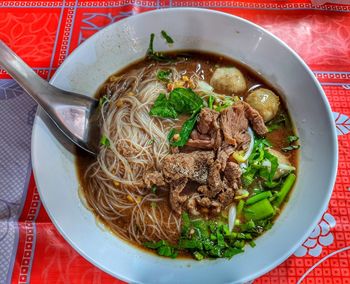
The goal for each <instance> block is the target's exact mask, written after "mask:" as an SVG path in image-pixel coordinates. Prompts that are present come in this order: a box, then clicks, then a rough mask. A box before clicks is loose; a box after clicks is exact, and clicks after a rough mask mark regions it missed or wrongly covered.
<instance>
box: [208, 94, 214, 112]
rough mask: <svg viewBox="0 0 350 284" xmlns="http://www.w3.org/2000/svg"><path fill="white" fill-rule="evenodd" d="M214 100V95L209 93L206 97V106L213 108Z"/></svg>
mask: <svg viewBox="0 0 350 284" xmlns="http://www.w3.org/2000/svg"><path fill="white" fill-rule="evenodd" d="M214 101H215V97H214V96H213V95H210V96H209V98H208V107H209V108H210V109H213V105H214Z"/></svg>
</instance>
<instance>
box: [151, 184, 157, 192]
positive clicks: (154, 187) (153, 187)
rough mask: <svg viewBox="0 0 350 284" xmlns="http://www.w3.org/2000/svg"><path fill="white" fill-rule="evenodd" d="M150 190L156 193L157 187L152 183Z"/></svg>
mask: <svg viewBox="0 0 350 284" xmlns="http://www.w3.org/2000/svg"><path fill="white" fill-rule="evenodd" d="M151 191H152V193H156V192H157V187H156V186H155V185H152V187H151Z"/></svg>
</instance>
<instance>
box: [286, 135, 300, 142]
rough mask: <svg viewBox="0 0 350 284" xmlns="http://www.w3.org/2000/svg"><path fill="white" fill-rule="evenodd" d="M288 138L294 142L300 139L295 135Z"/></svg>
mask: <svg viewBox="0 0 350 284" xmlns="http://www.w3.org/2000/svg"><path fill="white" fill-rule="evenodd" d="M287 140H288V142H289V143H293V142H295V141H298V140H299V137H298V136H295V135H290V136H288V137H287Z"/></svg>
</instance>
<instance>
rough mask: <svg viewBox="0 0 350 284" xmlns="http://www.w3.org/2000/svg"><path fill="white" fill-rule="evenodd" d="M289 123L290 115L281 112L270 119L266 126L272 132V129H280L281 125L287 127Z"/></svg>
mask: <svg viewBox="0 0 350 284" xmlns="http://www.w3.org/2000/svg"><path fill="white" fill-rule="evenodd" d="M289 124H290V121H289V118H288V116H287V115H286V114H284V113H280V114H279V115H277V116H276V117H275V118H274V119H273V120H271V121H269V122H268V123H267V124H266V127H267V129H268V131H269V132H272V131H274V130H276V129H279V128H281V127H286V126H287V125H289Z"/></svg>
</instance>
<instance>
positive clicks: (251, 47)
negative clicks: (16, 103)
mask: <svg viewBox="0 0 350 284" xmlns="http://www.w3.org/2000/svg"><path fill="white" fill-rule="evenodd" d="M161 30H166V31H167V32H168V33H169V34H170V35H171V36H172V37H173V38H174V39H175V44H174V46H173V47H172V50H176V49H195V50H204V51H212V52H216V53H220V54H224V55H227V56H230V57H232V58H234V59H237V60H239V61H242V62H244V63H245V64H247V65H249V66H251V67H252V68H253V69H254V70H256V71H258V72H260V73H261V74H262V75H263V76H264V77H265V78H266V79H268V80H269V81H270V82H272V83H273V84H274V85H275V86H276V87H277V88H279V89H280V90H281V91H282V93H283V94H285V100H286V102H287V105H288V109H289V110H290V112H291V115H292V117H293V119H294V121H295V124H296V127H297V131H298V133H299V136H300V139H301V145H302V147H301V157H300V165H299V168H300V169H299V173H298V180H297V183H296V186H295V189H294V192H293V193H292V195H291V199H290V201H289V202H288V203H287V205H286V207H285V210H284V211H283V212H282V214H281V216H280V217H279V218H278V219H277V222H276V224H275V225H274V226H273V228H272V229H271V230H270V231H269V232H267V233H266V234H264V235H263V236H262V237H260V238H259V239H258V240H257V242H256V244H257V245H256V247H255V248H254V249H252V248H249V247H247V248H246V252H245V253H244V254H240V255H237V256H235V257H234V258H233V259H231V260H226V259H219V260H211V261H201V262H197V261H194V260H172V259H166V258H160V257H157V256H155V255H152V254H148V253H146V252H143V251H141V250H139V249H137V248H135V247H133V246H130V245H128V244H127V243H125V242H124V241H121V240H119V239H118V238H117V237H115V236H113V235H111V234H110V233H109V232H107V231H103V230H102V229H100V228H99V227H98V226H97V225H96V222H95V219H94V216H93V215H92V214H91V213H90V212H89V211H88V210H86V209H85V208H84V206H83V205H82V204H81V202H80V200H79V198H78V191H77V189H78V179H77V174H76V170H75V163H74V162H75V157H74V156H73V155H72V154H71V153H70V152H69V151H67V150H66V149H65V148H64V147H63V146H62V145H61V143H60V142H58V141H57V139H56V138H55V136H54V135H53V134H52V132H51V131H50V130H49V128H48V127H47V126H46V124H45V123H44V121H43V112H42V110H40V109H39V110H38V113H37V116H36V119H35V124H34V129H33V137H32V160H33V167H34V174H35V180H36V183H37V186H38V190H39V193H40V197H41V200H42V201H43V204H44V206H45V209H46V210H47V212H48V214H49V215H50V218H51V220H52V221H53V223H54V224H55V226H56V227H57V229H58V230H59V231H60V233H61V234H62V235H63V236H64V238H65V239H66V240H67V241H68V242H69V243H70V244H71V245H72V246H73V247H74V248H75V249H76V250H77V251H78V252H79V253H80V254H81V255H83V256H84V257H85V258H86V259H88V260H89V261H90V262H92V263H93V264H95V265H96V266H98V267H100V268H101V269H102V270H104V271H106V272H108V273H110V274H111V275H114V276H116V277H118V278H120V279H123V280H125V281H128V282H132V283H183V284H185V283H240V282H244V281H248V280H251V279H254V278H256V277H258V276H260V275H262V274H264V273H266V272H268V271H269V270H271V269H272V268H274V267H275V266H277V265H278V264H280V263H281V262H282V261H284V260H285V259H286V258H287V257H288V256H290V255H291V254H292V253H293V252H294V251H295V250H296V249H297V248H298V246H299V245H300V244H301V243H302V242H303V241H304V240H305V239H306V238H307V236H308V235H309V234H310V233H311V230H312V229H313V228H314V227H315V225H316V224H317V222H318V220H319V219H320V217H321V215H322V213H323V212H324V211H325V210H326V208H327V205H328V201H329V199H330V196H331V192H332V188H333V184H334V180H335V176H336V168H337V139H336V132H335V128H334V125H333V119H332V113H331V110H330V107H329V105H328V102H327V99H326V96H325V95H324V93H323V91H322V88H321V86H320V85H319V83H318V82H317V81H316V79H315V77H314V75H313V74H312V72H311V71H310V69H309V68H308V67H307V66H306V65H305V63H304V62H303V61H302V60H301V59H300V57H299V56H298V55H297V54H295V52H293V51H292V50H291V49H290V48H289V47H288V46H287V45H286V44H284V43H283V42H282V41H281V40H279V39H278V38H276V37H275V36H273V35H272V34H270V33H269V32H267V31H265V30H263V29H262V28H260V27H259V26H257V25H255V24H252V23H250V22H248V21H246V20H243V19H241V18H238V17H234V16H231V15H227V14H224V13H219V12H214V11H209V10H202V9H168V10H159V11H153V12H148V13H144V14H141V15H137V16H133V17H130V18H127V19H125V20H122V21H120V22H118V23H115V24H113V25H110V26H109V27H107V28H105V29H104V30H102V31H100V32H98V33H97V34H96V35H94V36H92V37H91V38H89V39H88V40H87V41H86V42H84V43H83V44H82V45H81V46H79V47H78V48H77V49H76V50H75V51H74V52H73V53H72V54H71V55H70V56H69V58H67V60H66V61H65V62H64V63H63V64H62V65H61V67H60V68H59V69H58V70H57V72H56V74H55V76H54V77H53V78H52V80H51V83H52V84H53V85H55V86H57V87H60V88H62V89H66V90H70V91H75V92H78V93H82V94H87V95H91V96H92V95H94V93H95V91H96V89H97V88H98V86H99V85H100V84H101V83H103V81H104V80H105V79H106V78H107V77H108V76H109V75H110V74H112V73H114V72H115V71H117V70H118V69H120V68H122V67H124V66H126V65H128V64H129V63H130V62H133V61H134V60H136V59H139V58H141V57H142V56H143V55H144V54H145V51H146V49H147V45H148V42H149V35H150V33H152V32H155V33H157V34H159V32H160V31H161ZM155 42H156V43H155V48H156V50H160V49H164V50H167V49H168V47H167V46H166V44H165V43H164V41H163V40H160V39H158V40H156V41H155Z"/></svg>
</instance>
